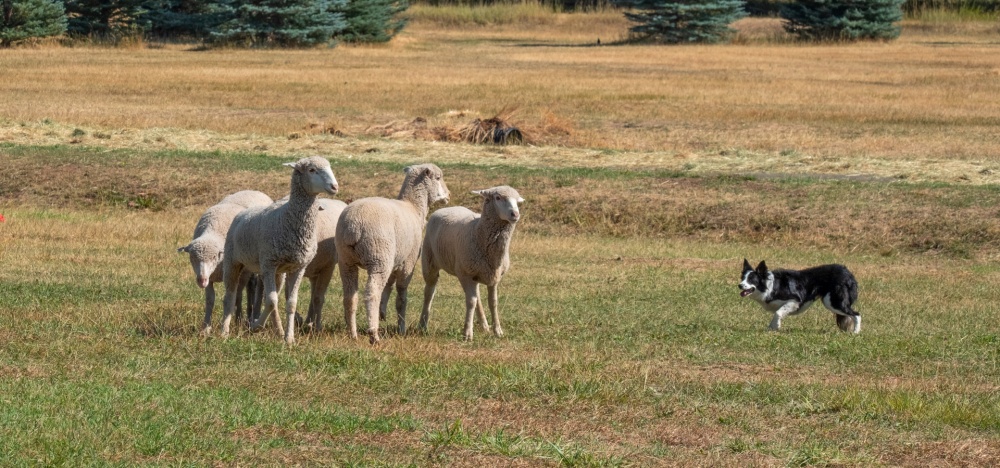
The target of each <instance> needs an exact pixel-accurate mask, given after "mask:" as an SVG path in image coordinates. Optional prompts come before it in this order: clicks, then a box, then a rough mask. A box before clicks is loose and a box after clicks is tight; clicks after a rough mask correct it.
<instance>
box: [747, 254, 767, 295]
mask: <svg viewBox="0 0 1000 468" xmlns="http://www.w3.org/2000/svg"><path fill="white" fill-rule="evenodd" d="M769 277H770V272H769V271H768V269H767V264H765V263H764V261H763V260H761V262H760V264H758V265H757V268H753V267H751V266H750V262H748V261H747V259H745V258H744V259H743V275H742V276H741V277H740V278H741V279H740V284H739V288H740V297H747V296H749V295H751V294H753V293H758V294H764V293H766V292H767V288H768V286H767V280H768V278H769Z"/></svg>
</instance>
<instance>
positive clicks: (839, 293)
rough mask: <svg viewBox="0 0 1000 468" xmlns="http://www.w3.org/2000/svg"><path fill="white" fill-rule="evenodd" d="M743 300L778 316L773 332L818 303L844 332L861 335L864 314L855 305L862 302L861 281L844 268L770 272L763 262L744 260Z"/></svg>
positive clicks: (772, 328) (831, 267)
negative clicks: (753, 262) (783, 321)
mask: <svg viewBox="0 0 1000 468" xmlns="http://www.w3.org/2000/svg"><path fill="white" fill-rule="evenodd" d="M739 287H740V297H747V296H750V297H751V298H753V299H754V300H756V301H757V302H759V303H760V305H762V306H764V308H765V309H767V310H768V311H769V312H773V313H774V318H772V319H771V330H778V329H779V328H781V320H782V319H784V318H785V317H788V316H789V315H797V314H801V313H802V312H805V310H806V309H808V308H809V306H811V305H812V303H813V302H815V301H816V300H822V301H823V305H824V306H826V308H827V309H830V312H833V313H834V314H835V315H836V317H837V326H838V327H840V329H841V330H843V331H848V332H852V333H859V332H861V314H859V313H858V312H857V311H856V310H854V309H853V308H852V307H851V306H852V305H854V301H857V300H858V282H857V280H855V279H854V275H853V274H851V272H850V271H848V270H847V267H845V266H844V265H821V266H818V267H813V268H807V269H805V270H780V269H779V270H768V269H767V265H765V264H764V262H763V261H761V262H760V264H759V265H757V268H751V267H750V262H748V261H747V259H745V258H744V259H743V276H742V279H741V280H740V284H739Z"/></svg>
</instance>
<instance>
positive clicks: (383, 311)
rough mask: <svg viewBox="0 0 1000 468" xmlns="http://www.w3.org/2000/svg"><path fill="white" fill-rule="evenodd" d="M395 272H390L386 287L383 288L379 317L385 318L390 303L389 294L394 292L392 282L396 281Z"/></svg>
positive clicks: (380, 318)
mask: <svg viewBox="0 0 1000 468" xmlns="http://www.w3.org/2000/svg"><path fill="white" fill-rule="evenodd" d="M395 278H396V275H395V273H391V274H389V277H388V278H387V279H386V280H385V287H384V288H382V300H381V301H379V303H378V304H379V307H378V319H379V320H385V315H386V309H388V305H389V295H390V294H392V283H393V282H394V281H395Z"/></svg>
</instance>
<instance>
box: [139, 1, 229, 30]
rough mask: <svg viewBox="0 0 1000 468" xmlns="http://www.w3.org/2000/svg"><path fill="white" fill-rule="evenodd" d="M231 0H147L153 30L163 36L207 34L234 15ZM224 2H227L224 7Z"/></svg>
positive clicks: (147, 16) (148, 17) (146, 4)
mask: <svg viewBox="0 0 1000 468" xmlns="http://www.w3.org/2000/svg"><path fill="white" fill-rule="evenodd" d="M229 3H230V2H228V1H227V2H219V1H218V0H147V1H146V2H145V4H144V6H145V7H146V9H147V10H148V12H147V13H146V16H145V17H146V19H147V20H149V32H150V33H151V34H153V35H156V36H161V37H196V38H197V37H205V36H208V34H209V32H210V31H212V30H213V29H215V28H217V27H218V26H219V25H220V24H222V23H223V22H225V21H228V20H230V19H232V18H231V16H232V15H231V13H232V11H231V10H232V9H231V8H229ZM220 4H221V5H223V6H222V7H220Z"/></svg>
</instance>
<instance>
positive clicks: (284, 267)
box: [203, 156, 338, 345]
mask: <svg viewBox="0 0 1000 468" xmlns="http://www.w3.org/2000/svg"><path fill="white" fill-rule="evenodd" d="M285 165H286V166H289V167H292V168H293V171H292V177H291V184H290V188H291V190H290V194H289V200H288V202H287V203H274V204H272V205H270V206H267V207H263V208H250V209H247V210H246V211H244V212H242V213H240V214H239V215H238V216H236V219H234V220H233V224H232V226H230V227H229V233H228V235H227V236H226V248H225V255H224V256H223V266H222V276H223V282H224V283H225V285H226V295H225V298H224V300H223V305H224V308H223V310H224V316H223V319H222V332H221V335H222V336H223V337H225V336H228V335H229V321H230V319H231V318H232V313H233V309H234V307H235V302H234V301H235V293H236V287H237V282H238V279H239V277H240V274H241V273H242V272H243V270H249V271H251V272H254V273H258V274H260V275H261V279H262V281H263V283H264V304H263V313H262V314H261V315H260V318H259V319H258V320H256V321H255V322H254V324H253V326H252V329H259V328H260V327H261V326H262V325H263V322H265V321H266V320H267V318H268V316H270V315H271V314H272V313H273V314H274V317H275V324H276V325H277V329H278V334H279V335H283V336H284V339H285V343H287V344H289V345H291V344H294V343H295V306H296V302H297V301H298V289H299V282H300V281H301V280H302V276H303V275H304V274H305V270H306V267H307V266H308V265H309V263H310V262H311V261H312V260H313V257H314V256H315V255H316V248H317V243H316V223H317V218H318V217H319V211H320V210H319V202H318V200H317V196H318V195H319V194H320V193H327V194H330V195H334V194H336V193H337V191H338V187H337V179H336V178H335V177H334V176H333V171H331V170H330V162H329V161H327V160H326V159H324V158H321V157H319V156H312V157H308V158H302V159H300V160H298V161H296V162H294V163H287V164H285ZM285 274H287V276H288V278H287V284H286V285H285V287H286V288H287V293H286V301H285V310H286V312H287V313H288V327H287V328H286V329H282V326H281V321H280V320H278V314H277V303H278V290H279V289H281V283H282V282H283V280H284V278H283V276H284V275H285ZM203 330H204V331H205V333H206V334H207V333H208V332H210V331H211V322H210V321H209V320H208V318H206V320H205V324H204V328H203Z"/></svg>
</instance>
